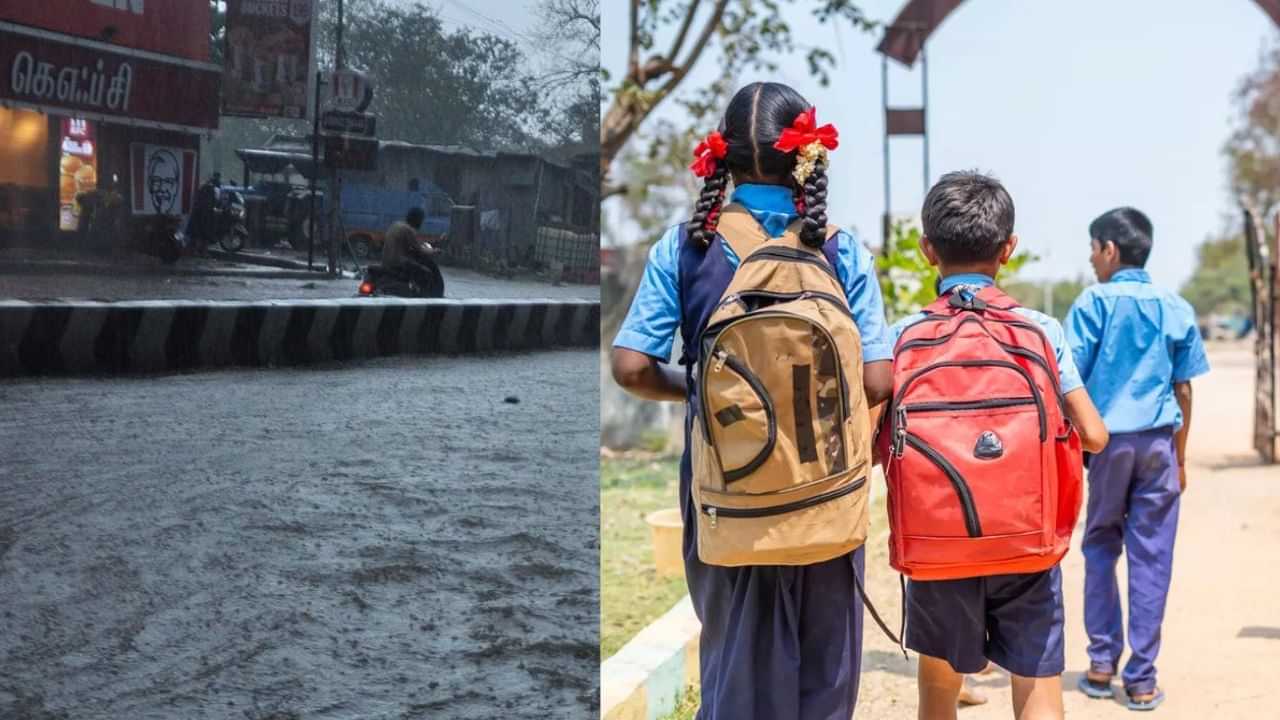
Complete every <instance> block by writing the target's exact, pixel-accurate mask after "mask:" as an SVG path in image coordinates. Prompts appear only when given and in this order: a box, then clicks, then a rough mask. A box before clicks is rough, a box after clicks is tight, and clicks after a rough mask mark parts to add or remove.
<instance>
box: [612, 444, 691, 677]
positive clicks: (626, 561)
mask: <svg viewBox="0 0 1280 720" xmlns="http://www.w3.org/2000/svg"><path fill="white" fill-rule="evenodd" d="M678 473H679V461H678V460H677V459H675V458H664V459H657V460H641V459H602V460H601V461H600V657H603V658H608V657H610V656H611V655H613V654H614V653H616V652H617V651H618V650H619V649H621V648H622V646H623V645H625V644H626V643H627V641H628V640H630V639H631V638H632V637H633V636H635V634H636V633H637V632H639V631H640V630H641V629H643V628H644V627H645V626H646V625H648V624H649V623H651V622H653V621H654V620H656V619H658V618H659V617H660V616H662V614H663V613H665V612H666V611H668V610H670V609H671V606H673V605H675V604H676V602H677V601H678V600H680V598H682V597H684V595H685V593H686V592H687V589H686V588H685V582H684V577H683V576H681V577H675V578H660V577H658V574H657V572H655V571H654V569H653V542H652V540H651V539H650V537H649V526H648V525H646V524H645V522H644V516H645V515H647V514H649V513H650V512H653V511H654V510H661V509H662V508H668V507H676V506H677V505H678V503H679V501H678V498H677V492H676V490H677V487H678V482H679V474H678Z"/></svg>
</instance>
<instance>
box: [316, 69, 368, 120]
mask: <svg viewBox="0 0 1280 720" xmlns="http://www.w3.org/2000/svg"><path fill="white" fill-rule="evenodd" d="M328 84H329V96H328V98H327V99H326V102H325V104H326V105H327V106H328V107H329V108H331V109H333V110H342V111H346V112H364V110H365V109H366V108H368V107H369V103H371V102H373V85H372V84H370V83H369V78H367V77H366V76H365V74H364V73H362V72H360V71H359V70H335V71H334V72H333V74H332V75H330V76H329V83H328Z"/></svg>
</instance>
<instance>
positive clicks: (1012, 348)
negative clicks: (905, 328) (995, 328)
mask: <svg viewBox="0 0 1280 720" xmlns="http://www.w3.org/2000/svg"><path fill="white" fill-rule="evenodd" d="M924 319H925V320H934V321H942V320H951V319H952V316H951V315H936V314H935V315H926V316H925V318H924ZM988 321H990V322H994V323H1000V324H1001V325H1012V326H1014V327H1020V328H1023V329H1024V330H1031V331H1034V332H1036V333H1038V334H1039V335H1040V336H1041V337H1042V338H1044V337H1045V335H1044V331H1043V330H1041V329H1040V328H1038V327H1036V326H1035V325H1033V324H1032V323H1029V322H1023V321H1021V320H999V319H997V318H982V319H979V318H977V317H968V318H965V319H964V320H961V321H960V322H959V323H957V325H956V327H955V329H953V330H952V331H951V332H949V333H947V334H946V335H940V336H938V337H936V338H921V339H919V340H911V341H908V342H906V343H904V344H902V345H901V346H899V347H898V348H897V349H895V350H894V353H895V354H897V353H899V352H905V351H907V350H913V349H915V348H920V347H932V346H935V345H941V344H943V343H945V342H947V341H948V340H950V339H951V338H952V337H953V336H954V335H955V334H956V332H958V331H959V330H960V326H961V325H964V324H965V323H971V322H976V323H984V322H988ZM922 322H923V321H922ZM988 337H990V338H991V340H992V341H993V342H995V344H997V345H999V346H1000V349H1002V350H1004V351H1005V352H1007V353H1009V354H1011V355H1017V356H1019V357H1024V358H1026V359H1028V360H1030V361H1032V362H1034V363H1035V364H1037V365H1039V366H1040V367H1041V369H1043V370H1044V374H1045V375H1047V376H1049V381H1050V382H1051V383H1052V384H1053V392H1054V395H1055V396H1056V397H1057V400H1058V409H1059V410H1060V411H1061V412H1062V416H1063V417H1064V418H1065V417H1066V416H1067V399H1066V398H1065V397H1064V396H1063V394H1062V385H1061V383H1060V378H1059V377H1058V376H1057V375H1056V374H1054V372H1053V371H1052V370H1050V369H1049V361H1047V360H1045V359H1044V357H1042V356H1041V355H1040V354H1039V353H1036V352H1033V351H1031V350H1028V349H1026V348H1022V347H1018V346H1017V345H1010V344H1009V343H1006V342H1004V341H1002V340H1000V339H998V338H996V337H995V336H993V335H991V334H990V333H988ZM1045 342H1046V343H1047V342H1048V339H1047V338H1046V339H1045Z"/></svg>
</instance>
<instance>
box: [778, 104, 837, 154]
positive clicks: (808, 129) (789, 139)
mask: <svg viewBox="0 0 1280 720" xmlns="http://www.w3.org/2000/svg"><path fill="white" fill-rule="evenodd" d="M817 124H818V120H817V108H809V109H808V110H805V111H804V112H802V113H800V114H799V115H797V116H796V119H795V120H794V121H793V122H792V123H791V127H789V128H787V129H786V130H783V131H782V135H779V136H778V142H776V143H774V144H773V147H774V148H775V149H777V150H781V151H782V152H791V151H793V150H797V149H799V148H803V147H807V146H809V145H812V144H813V143H822V146H823V147H825V148H826V149H828V150H835V149H836V146H837V145H839V144H840V133H838V132H836V128H835V126H834V125H832V124H830V123H827V124H826V125H823V126H822V127H816V126H817Z"/></svg>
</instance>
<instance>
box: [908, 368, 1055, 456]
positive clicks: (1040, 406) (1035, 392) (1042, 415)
mask: <svg viewBox="0 0 1280 720" xmlns="http://www.w3.org/2000/svg"><path fill="white" fill-rule="evenodd" d="M944 367H1003V368H1008V369H1010V370H1013V371H1014V372H1016V373H1018V374H1019V375H1021V376H1022V379H1023V380H1026V381H1027V387H1029V388H1031V398H1032V400H1034V401H1035V404H1036V410H1037V411H1038V416H1039V420H1040V442H1044V441H1045V440H1046V439H1048V433H1049V429H1048V424H1049V421H1048V419H1047V417H1046V411H1045V408H1044V398H1041V397H1040V388H1038V387H1036V381H1035V379H1034V378H1032V377H1031V373H1029V372H1027V371H1026V370H1024V369H1023V368H1022V366H1021V365H1018V364H1017V363H1012V362H1008V361H1006V360H950V361H948V362H940V363H935V364H933V365H928V366H926V367H924V368H922V369H920V370H917V371H916V372H915V373H914V374H913V375H911V377H909V378H907V381H906V382H904V383H902V387H901V388H900V389H899V390H898V392H897V394H896V395H895V396H894V398H893V407H894V408H896V409H897V410H898V413H896V414H895V416H894V420H895V422H896V421H897V420H898V418H899V415H901V416H902V418H901V419H902V421H903V422H905V421H906V417H905V414H906V409H905V408H904V407H902V398H903V397H904V396H905V395H906V394H907V390H908V389H910V387H911V384H912V383H914V382H915V381H916V380H918V379H919V378H920V376H921V375H924V374H926V373H929V372H933V371H934V370H937V369H939V368H944Z"/></svg>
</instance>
